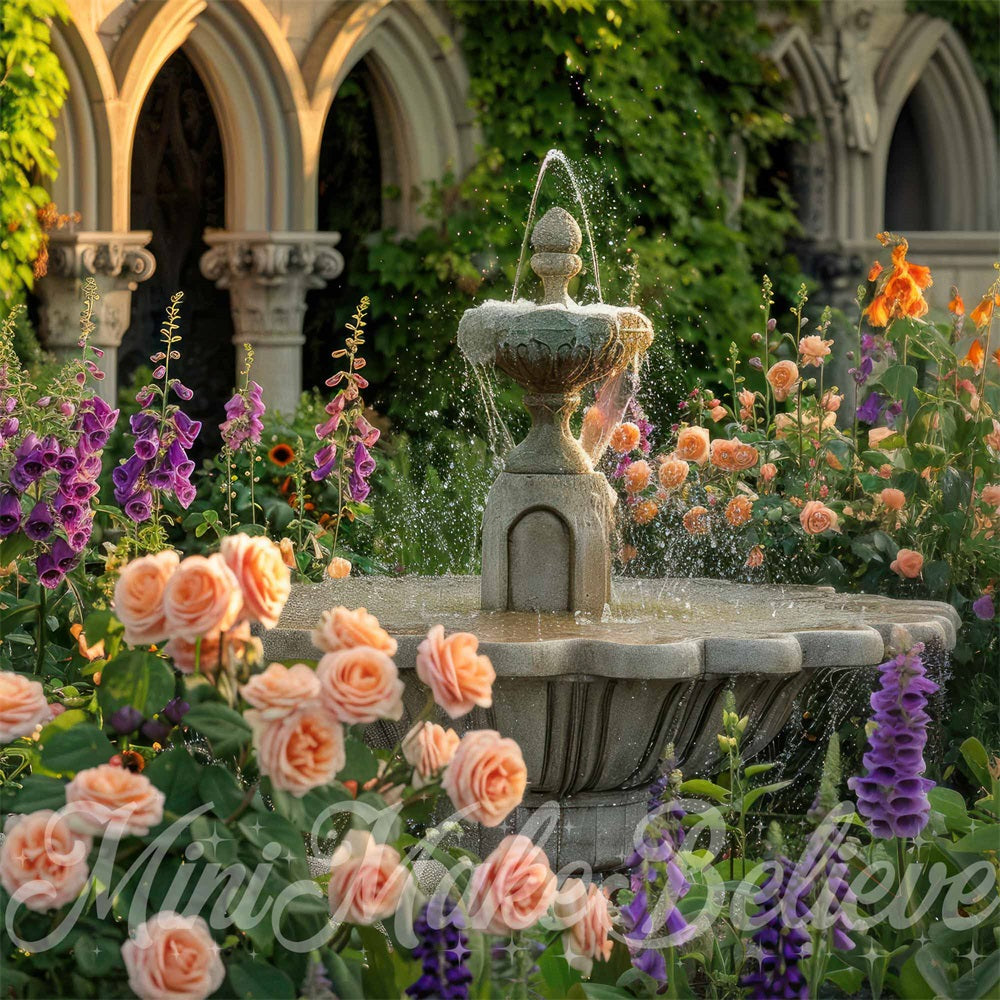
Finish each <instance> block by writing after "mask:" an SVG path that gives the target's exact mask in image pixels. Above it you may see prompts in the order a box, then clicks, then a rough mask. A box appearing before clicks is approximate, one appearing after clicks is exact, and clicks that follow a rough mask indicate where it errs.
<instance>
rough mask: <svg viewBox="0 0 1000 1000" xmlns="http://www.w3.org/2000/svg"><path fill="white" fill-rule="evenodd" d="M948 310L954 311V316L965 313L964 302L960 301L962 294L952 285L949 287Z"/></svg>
mask: <svg viewBox="0 0 1000 1000" xmlns="http://www.w3.org/2000/svg"><path fill="white" fill-rule="evenodd" d="M948 311H949V312H951V313H954V314H955V315H956V316H964V315H965V303H964V302H963V301H962V296H961V295H959V294H958V289H957V288H955V287H954V286H952V289H951V301H950V302H949V303H948Z"/></svg>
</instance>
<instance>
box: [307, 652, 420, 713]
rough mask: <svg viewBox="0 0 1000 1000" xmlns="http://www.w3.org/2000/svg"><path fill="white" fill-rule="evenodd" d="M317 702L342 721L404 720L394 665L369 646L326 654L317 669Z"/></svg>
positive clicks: (401, 695)
mask: <svg viewBox="0 0 1000 1000" xmlns="http://www.w3.org/2000/svg"><path fill="white" fill-rule="evenodd" d="M316 676H317V677H318V678H319V684H320V699H321V700H322V702H323V705H324V707H325V708H326V709H327V711H329V712H332V713H333V714H334V715H335V716H336V717H337V718H338V719H340V721H341V722H346V723H347V724H348V725H353V724H354V723H356V722H375V721H376V720H378V719H401V718H402V717H403V687H404V685H403V682H402V681H401V680H400V679H399V671H398V670H397V669H396V664H395V663H393V662H392V660H391V659H390V658H389V657H388V656H387V655H386V654H385V653H383V652H381V651H380V650H378V649H372V648H371V647H369V646H356V647H354V648H353V649H342V650H341V651H340V652H339V653H327V654H326V655H325V656H324V657H323V658H322V659H321V660H320V661H319V665H318V666H317V667H316Z"/></svg>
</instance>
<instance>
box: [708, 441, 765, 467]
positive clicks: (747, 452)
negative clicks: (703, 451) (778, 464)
mask: <svg viewBox="0 0 1000 1000" xmlns="http://www.w3.org/2000/svg"><path fill="white" fill-rule="evenodd" d="M759 457H760V456H759V454H758V453H757V449H756V448H755V447H754V446H753V445H751V444H744V442H742V441H738V440H736V439H735V438H733V439H732V440H731V441H727V440H726V439H725V438H720V439H719V440H717V441H713V442H712V447H711V459H712V465H714V466H715V467H716V468H719V469H722V470H723V471H724V472H744V471H746V470H747V469H751V468H753V467H754V466H755V465H756V464H757V460H758V459H759Z"/></svg>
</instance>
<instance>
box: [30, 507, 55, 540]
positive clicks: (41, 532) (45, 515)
mask: <svg viewBox="0 0 1000 1000" xmlns="http://www.w3.org/2000/svg"><path fill="white" fill-rule="evenodd" d="M24 533H25V534H26V535H27V536H28V537H29V538H30V539H31V540H32V541H33V542H43V541H45V539H46V538H48V537H49V535H51V534H52V512H51V511H50V510H49V507H48V504H47V503H45V502H44V501H43V500H39V501H38V503H36V504H35V506H34V507H32V508H31V513H30V514H29V515H28V519H27V520H26V521H25V522H24Z"/></svg>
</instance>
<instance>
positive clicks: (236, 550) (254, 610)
mask: <svg viewBox="0 0 1000 1000" xmlns="http://www.w3.org/2000/svg"><path fill="white" fill-rule="evenodd" d="M219 554H220V555H221V556H222V558H223V559H224V560H225V561H226V565H227V566H228V567H229V568H230V569H231V570H232V571H233V575H234V576H235V577H236V580H237V582H238V583H239V586H240V590H241V591H242V592H243V607H242V609H241V611H240V617H241V618H249V619H250V620H251V621H255V622H259V623H260V624H261V625H263V626H264V628H274V626H275V625H277V624H278V619H279V618H280V617H281V612H282V610H283V609H284V607H285V602H286V601H287V600H288V595H289V594H290V593H291V590H292V575H291V571H290V570H289V568H288V566H286V565H285V559H284V556H283V555H282V553H281V548H280V547H279V546H278V545H275V544H274V542H272V541H271V539H270V538H266V537H265V536H264V535H254V536H253V537H251V536H250V535H229V536H228V537H226V538H223V539H222V544H221V545H220V546H219Z"/></svg>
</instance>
